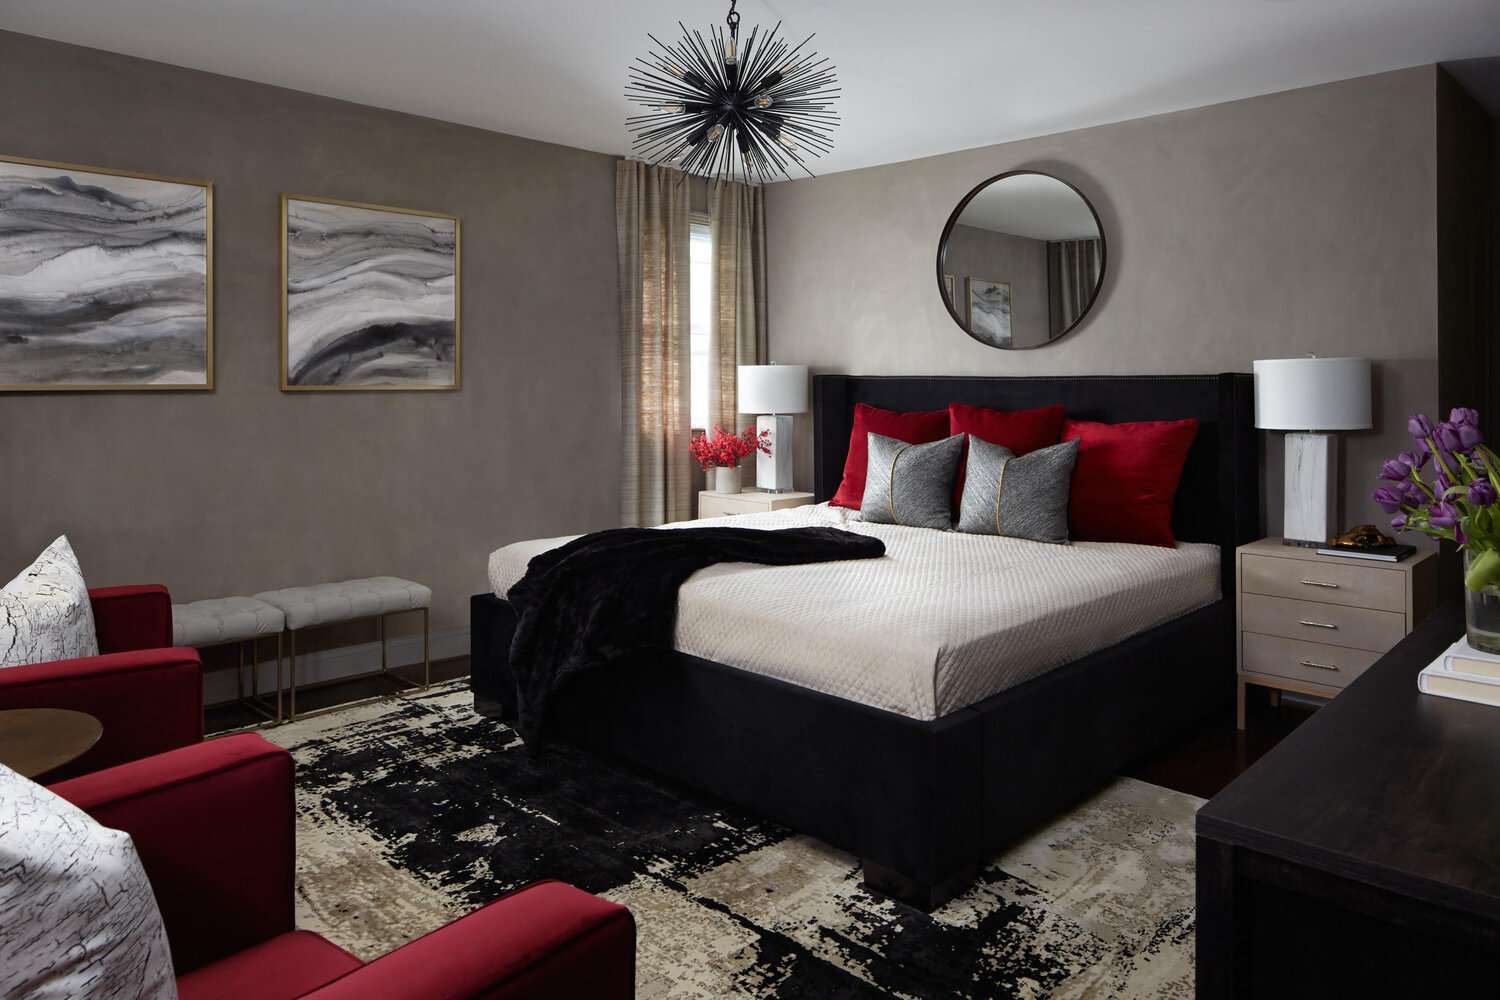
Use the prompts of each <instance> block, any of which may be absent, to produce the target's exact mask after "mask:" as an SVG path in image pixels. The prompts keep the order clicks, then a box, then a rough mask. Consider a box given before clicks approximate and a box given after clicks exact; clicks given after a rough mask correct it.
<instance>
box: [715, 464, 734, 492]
mask: <svg viewBox="0 0 1500 1000" xmlns="http://www.w3.org/2000/svg"><path fill="white" fill-rule="evenodd" d="M739 491H740V467H739V466H738V465H721V466H719V467H718V468H716V469H714V492H715V493H738V492H739Z"/></svg>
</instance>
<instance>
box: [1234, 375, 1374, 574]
mask: <svg viewBox="0 0 1500 1000" xmlns="http://www.w3.org/2000/svg"><path fill="white" fill-rule="evenodd" d="M1254 370H1255V426H1256V427H1259V428H1261V429H1262V430H1268V431H1289V432H1290V433H1288V434H1287V436H1286V477H1285V481H1284V482H1283V483H1282V492H1283V499H1282V502H1283V508H1282V509H1283V512H1284V513H1283V515H1282V527H1281V534H1282V538H1283V541H1284V542H1285V543H1286V544H1287V545H1303V546H1310V547H1318V546H1322V545H1326V544H1328V539H1329V538H1331V537H1332V536H1333V535H1334V534H1336V533H1337V529H1336V524H1335V519H1336V518H1337V517H1338V479H1337V477H1338V460H1339V445H1338V437H1337V436H1335V435H1334V434H1331V433H1328V432H1330V431H1355V430H1366V429H1368V428H1369V427H1371V426H1372V424H1371V421H1370V361H1369V359H1368V358H1319V357H1315V356H1309V357H1305V358H1277V359H1274V360H1267V361H1257V362H1255V364H1254Z"/></svg>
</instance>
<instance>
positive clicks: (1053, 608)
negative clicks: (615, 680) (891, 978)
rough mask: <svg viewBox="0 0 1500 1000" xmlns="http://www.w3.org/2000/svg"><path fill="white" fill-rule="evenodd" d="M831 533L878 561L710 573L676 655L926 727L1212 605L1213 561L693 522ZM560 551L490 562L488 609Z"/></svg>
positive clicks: (914, 531)
mask: <svg viewBox="0 0 1500 1000" xmlns="http://www.w3.org/2000/svg"><path fill="white" fill-rule="evenodd" d="M716 524H722V525H733V526H734V527H737V528H792V527H802V526H809V525H830V526H834V527H842V528H847V529H848V530H850V531H857V532H859V533H860V534H865V535H874V536H875V537H877V538H880V539H882V540H883V541H884V542H885V545H886V555H885V557H884V558H881V559H858V560H850V561H848V562H837V563H822V564H818V565H810V566H753V565H747V564H745V563H732V564H723V565H719V566H711V567H709V568H708V569H705V570H700V571H699V572H698V573H696V574H694V575H693V577H692V578H691V579H689V580H688V582H687V583H686V584H684V585H683V587H682V590H681V592H680V593H679V596H678V612H677V637H676V646H677V649H678V650H680V651H682V652H684V653H690V654H692V655H694V656H701V657H703V658H705V659H709V660H716V661H718V662H720V663H726V664H729V665H730V666H734V667H739V668H741V669H744V670H750V671H754V672H755V673H759V674H766V675H767V676H770V677H778V678H780V679H782V680H784V681H789V682H791V683H793V684H799V685H801V686H803V687H809V688H813V689H815V690H818V691H823V692H825V693H827V694H831V695H835V696H837V697H840V698H847V699H849V700H850V701H857V702H860V703H862V704H865V705H870V706H873V707H875V708H880V709H885V710H886V711H890V712H898V713H900V714H902V715H905V716H909V717H910V718H913V719H935V718H938V717H939V716H942V715H946V714H947V713H949V712H952V711H954V710H956V709H959V708H963V707H964V706H966V705H972V704H974V703H975V702H977V701H981V700H983V699H984V698H987V697H989V696H990V695H992V694H995V693H996V692H999V691H1003V690H1004V689H1006V688H1008V687H1011V686H1013V685H1016V684H1020V683H1022V682H1024V681H1027V680H1030V679H1031V678H1033V677H1036V676H1038V675H1039V674H1042V673H1045V672H1046V671H1047V670H1050V669H1052V668H1053V667H1058V666H1062V665H1063V664H1065V663H1069V662H1071V661H1073V660H1076V659H1078V658H1079V657H1081V656H1084V655H1086V654H1088V653H1091V652H1093V651H1095V650H1098V649H1103V648H1104V647H1106V646H1111V645H1113V644H1115V643H1117V642H1119V641H1121V640H1122V639H1126V638H1128V637H1130V636H1132V635H1135V634H1136V633H1138V632H1144V631H1146V630H1147V629H1150V628H1152V627H1154V626H1156V625H1159V624H1161V623H1163V622H1166V621H1169V620H1171V619H1173V618H1176V617H1179V616H1181V615H1184V614H1186V613H1188V612H1189V611H1193V610H1195V609H1197V608H1200V607H1202V606H1204V605H1205V604H1209V603H1212V602H1213V601H1215V600H1217V599H1218V597H1219V589H1220V588H1219V549H1218V546H1216V545H1202V544H1186V543H1184V544H1182V545H1179V546H1178V547H1177V548H1176V549H1164V548H1157V547H1154V546H1147V545H1126V544H1117V543H1102V542H1076V543H1074V544H1073V545H1070V546H1065V545H1044V544H1041V543H1038V542H1027V541H1021V540H1019V539H1010V538H997V537H995V536H992V535H967V534H961V533H959V532H956V531H934V530H932V529H930V528H903V527H896V526H892V525H884V524H865V523H863V522H862V521H860V520H859V514H858V512H851V511H846V510H843V509H841V508H837V507H829V506H828V505H826V504H818V505H816V506H808V507H798V508H794V509H792V510H784V511H777V512H774V513H770V514H745V515H741V516H738V517H720V518H705V519H703V520H699V521H686V522H682V523H679V524H675V525H669V526H668V528H682V527H693V526H706V525H716ZM568 540H569V538H545V539H536V540H533V541H526V542H516V543H515V544H513V545H507V546H505V547H504V548H502V549H499V550H497V551H495V552H494V553H492V554H491V555H490V561H489V576H490V586H491V588H492V589H493V590H494V592H495V593H496V594H497V595H499V596H500V597H504V596H505V592H506V591H507V590H509V589H510V587H511V585H512V584H513V583H515V582H516V581H517V580H519V579H520V578H521V576H522V575H523V574H524V573H525V572H526V564H527V563H528V562H529V561H530V560H531V557H532V556H534V555H537V554H538V553H541V552H544V551H546V550H547V549H550V548H553V547H555V546H557V545H561V544H563V543H564V542H566V541H568Z"/></svg>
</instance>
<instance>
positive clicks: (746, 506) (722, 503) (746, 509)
mask: <svg viewBox="0 0 1500 1000" xmlns="http://www.w3.org/2000/svg"><path fill="white" fill-rule="evenodd" d="M770 509H771V506H770V504H768V503H766V501H764V500H761V499H758V498H757V497H755V496H753V495H752V496H749V497H746V498H744V499H741V498H740V497H737V496H725V495H724V494H722V493H715V494H713V495H712V496H707V495H704V494H701V493H700V494H699V495H698V516H699V517H726V516H731V515H734V514H764V513H765V512H766V511H768V510H770Z"/></svg>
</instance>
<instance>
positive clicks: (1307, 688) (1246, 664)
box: [1235, 538, 1437, 729]
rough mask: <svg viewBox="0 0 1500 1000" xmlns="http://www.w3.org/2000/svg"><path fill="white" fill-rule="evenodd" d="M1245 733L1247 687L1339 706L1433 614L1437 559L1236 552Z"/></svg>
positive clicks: (1266, 544) (1244, 548)
mask: <svg viewBox="0 0 1500 1000" xmlns="http://www.w3.org/2000/svg"><path fill="white" fill-rule="evenodd" d="M1235 578H1236V580H1238V592H1237V593H1236V594H1235V617H1236V622H1237V627H1238V629H1239V634H1238V636H1237V639H1238V642H1237V644H1236V648H1237V652H1236V665H1237V667H1238V669H1239V683H1238V686H1237V689H1238V713H1237V719H1238V724H1239V728H1241V729H1244V728H1245V686H1246V685H1248V684H1258V685H1260V686H1261V687H1268V688H1271V689H1272V698H1277V697H1279V696H1280V692H1281V691H1299V692H1301V693H1303V694H1313V695H1318V696H1320V697H1324V698H1332V697H1334V696H1335V695H1337V694H1338V693H1339V692H1340V691H1342V690H1343V689H1344V688H1345V687H1346V686H1348V684H1349V682H1350V681H1352V680H1354V678H1356V677H1358V676H1359V675H1360V674H1361V673H1363V672H1364V671H1365V669H1366V668H1368V667H1369V666H1370V664H1372V663H1374V662H1375V661H1376V660H1378V659H1379V658H1380V656H1381V654H1382V653H1385V652H1387V651H1388V650H1389V649H1390V648H1391V647H1392V646H1394V645H1396V643H1397V642H1399V641H1400V640H1401V639H1402V638H1403V637H1405V636H1406V634H1407V633H1408V632H1410V631H1411V630H1412V629H1414V628H1416V626H1417V624H1418V623H1419V622H1420V621H1421V620H1422V619H1423V618H1425V617H1427V614H1428V612H1430V611H1431V610H1432V606H1433V601H1434V598H1435V595H1436V592H1437V553H1436V552H1433V551H1430V550H1428V551H1420V550H1419V551H1418V552H1417V553H1416V554H1415V555H1412V556H1410V557H1408V558H1407V559H1405V560H1403V561H1402V562H1395V563H1389V562H1375V561H1371V560H1365V559H1346V558H1343V557H1340V556H1320V555H1318V554H1317V552H1316V551H1315V550H1313V549H1307V548H1301V547H1298V546H1295V545H1283V544H1282V543H1281V539H1279V538H1263V539H1261V540H1260V541H1258V542H1251V543H1250V544H1249V545H1241V546H1240V547H1239V548H1238V549H1237V550H1236V551H1235Z"/></svg>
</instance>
